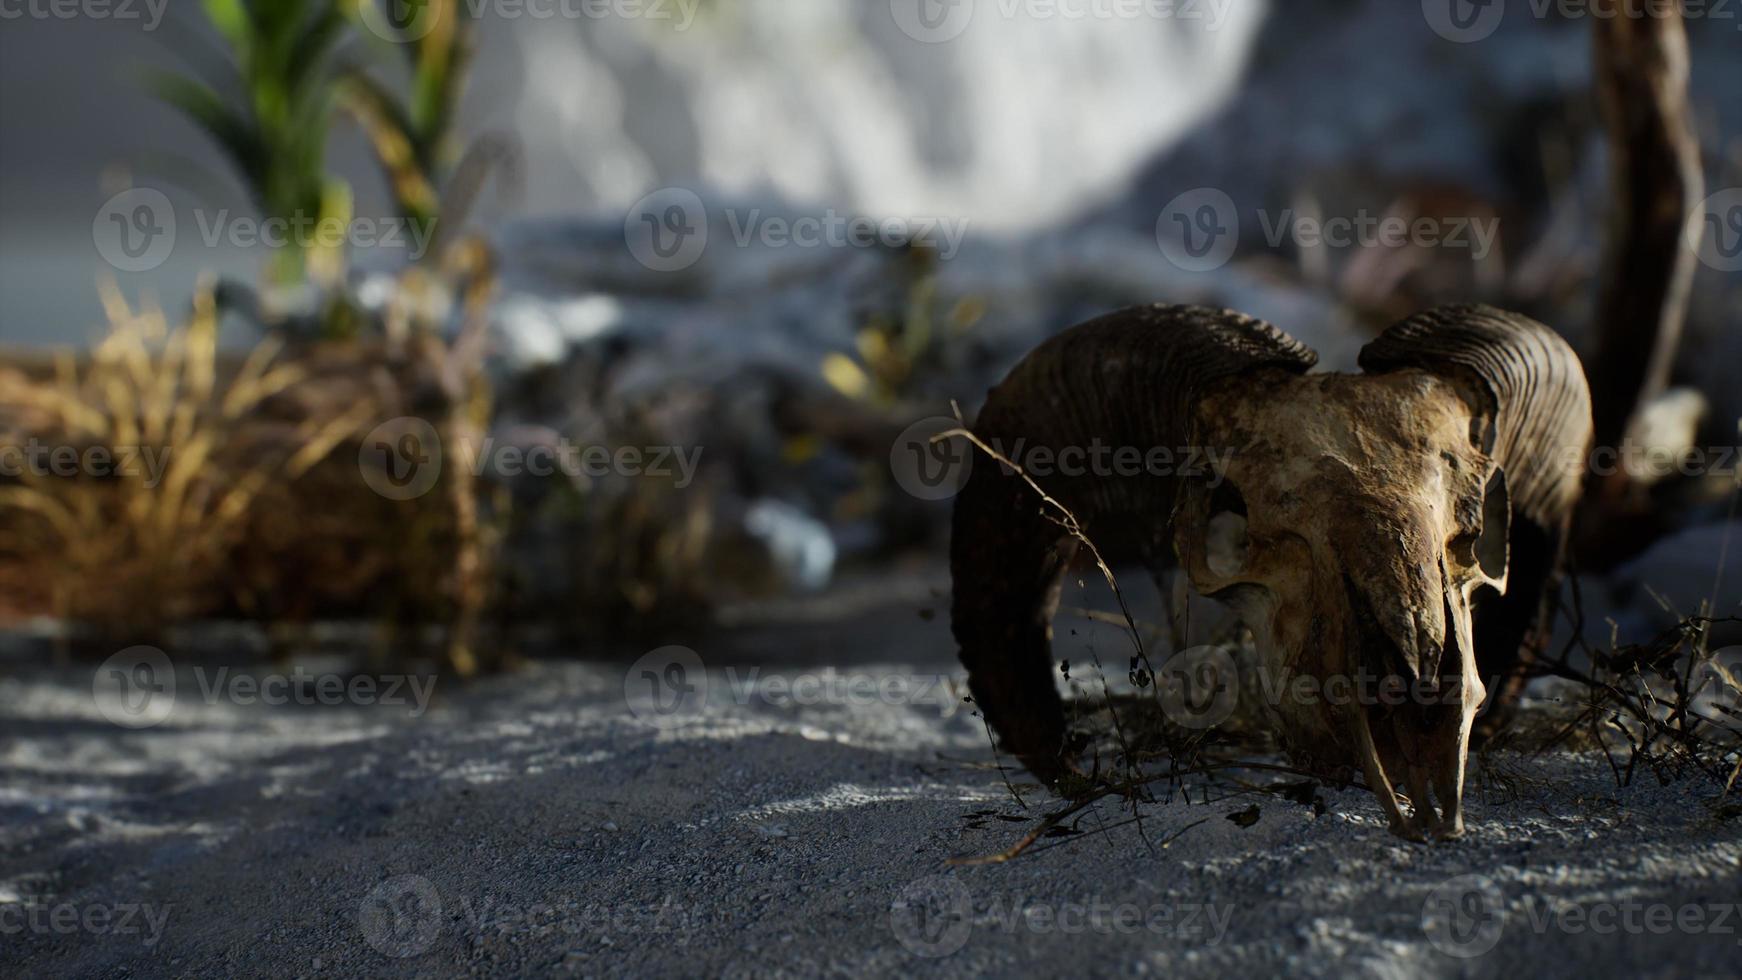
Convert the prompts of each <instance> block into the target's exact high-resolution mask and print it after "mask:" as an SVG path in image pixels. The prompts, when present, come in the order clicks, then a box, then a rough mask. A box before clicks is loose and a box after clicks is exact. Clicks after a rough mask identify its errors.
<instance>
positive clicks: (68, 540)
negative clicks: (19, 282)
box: [0, 284, 373, 645]
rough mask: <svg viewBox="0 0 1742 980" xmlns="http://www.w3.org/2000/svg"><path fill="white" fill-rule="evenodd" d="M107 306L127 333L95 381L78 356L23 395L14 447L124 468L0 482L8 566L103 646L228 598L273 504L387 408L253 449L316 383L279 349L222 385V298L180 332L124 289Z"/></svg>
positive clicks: (110, 292)
mask: <svg viewBox="0 0 1742 980" xmlns="http://www.w3.org/2000/svg"><path fill="white" fill-rule="evenodd" d="M103 301H104V305H105V307H106V309H107V311H108V316H109V320H110V326H111V332H110V334H109V336H108V337H107V338H106V339H104V340H103V341H102V343H100V344H99V345H98V346H97V347H96V348H95V350H93V351H92V353H91V355H90V360H89V363H88V365H87V366H86V367H85V369H84V370H83V371H82V372H81V371H80V370H79V369H78V366H77V365H76V363H75V361H74V360H73V358H72V357H71V356H70V355H63V356H61V357H60V358H58V359H57V362H56V370H55V377H54V379H53V380H52V381H50V382H47V383H29V382H25V381H24V380H23V379H19V380H20V383H18V384H17V385H15V386H10V388H9V393H8V394H7V395H6V396H5V401H6V402H7V412H6V415H7V417H8V418H11V419H14V420H17V422H16V423H15V424H16V425H17V428H15V429H14V430H13V431H10V432H8V433H6V434H5V442H6V443H7V444H9V445H14V446H23V445H25V444H27V443H28V442H29V441H30V440H33V439H34V440H35V441H36V443H37V444H39V445H41V446H43V447H46V448H51V449H59V448H61V447H67V448H69V449H71V450H74V451H77V452H79V453H80V454H81V455H83V454H86V453H88V452H90V451H92V450H96V451H98V452H100V453H102V454H104V455H105V456H106V457H107V458H108V459H110V460H114V461H116V464H117V465H116V466H115V467H114V468H115V469H118V470H121V472H107V470H108V469H109V468H108V467H95V468H91V467H80V469H81V472H79V473H77V474H76V475H54V474H53V473H50V472H43V471H41V469H40V468H37V467H28V466H27V467H25V472H24V473H23V474H22V475H21V476H20V477H18V478H17V479H16V480H15V481H13V482H11V483H10V484H8V485H4V486H0V526H4V527H5V528H7V530H8V531H9V532H11V533H10V535H9V537H10V539H11V540H12V541H13V542H14V543H13V545H12V546H11V548H10V549H8V550H9V552H10V554H9V555H8V556H7V557H9V558H10V559H12V561H13V562H14V563H21V564H22V565H23V566H24V567H25V568H26V569H28V577H29V578H30V579H31V580H32V581H34V582H36V583H38V587H39V589H40V590H41V592H42V593H44V594H45V598H46V601H47V604H48V608H49V609H50V610H52V612H53V613H54V614H55V615H57V616H60V617H62V618H63V619H66V620H68V621H69V622H74V623H78V624H81V625H82V626H83V627H85V629H86V630H87V631H88V632H91V633H92V634H93V636H92V637H91V638H92V639H94V640H95V641H96V642H98V643H99V644H102V645H112V644H114V643H117V642H150V641H153V640H161V638H162V635H163V631H164V629H165V628H166V627H167V626H168V625H169V624H171V623H173V622H175V621H177V620H180V619H183V618H186V617H188V616H192V615H195V614H197V613H199V612H201V611H204V610H207V609H210V608H212V607H214V606H216V605H217V604H219V603H220V602H221V601H222V592H223V589H224V585H225V583H224V581H223V569H224V566H225V556H226V554H227V552H228V549H229V548H230V545H231V542H232V541H233V540H234V537H235V534H236V532H237V531H238V529H240V528H241V527H243V526H244V525H245V524H246V523H247V522H248V521H249V520H250V518H251V517H252V516H253V514H254V512H255V509H256V507H257V506H258V504H259V502H260V500H261V498H262V495H263V493H264V492H265V491H267V490H268V489H270V488H271V487H272V486H273V485H275V484H277V483H282V482H284V481H290V480H295V479H296V478H297V477H299V476H301V475H302V474H303V473H306V472H307V471H308V470H309V469H310V468H311V467H313V466H314V465H316V464H317V463H319V462H321V461H322V460H323V459H325V458H327V457H328V456H329V455H330V454H331V453H332V452H333V451H334V450H335V449H336V448H337V447H338V446H339V445H340V444H341V443H343V442H344V440H345V439H347V438H349V437H351V436H352V435H353V434H354V433H355V432H356V431H357V429H358V427H359V426H361V425H362V424H363V423H364V422H365V421H366V420H367V419H368V418H369V417H370V414H371V413H372V411H373V406H371V405H369V404H367V403H353V404H347V405H342V406H334V407H333V408H332V410H330V411H327V412H323V413H320V414H317V415H313V416H310V417H308V418H305V419H303V420H302V421H301V422H300V423H299V424H297V425H296V426H294V427H292V428H290V429H288V430H287V431H284V432H282V433H276V434H275V437H273V438H270V439H260V438H256V439H248V440H244V439H243V438H242V433H243V431H244V430H245V428H246V426H247V423H248V419H249V415H250V413H251V412H252V411H254V410H255V409H257V408H258V407H259V406H260V405H261V404H262V403H263V402H265V401H266V400H267V399H270V398H272V397H274V396H275V395H278V394H281V393H283V392H285V391H287V390H289V389H292V388H294V387H295V386H297V385H299V384H302V383H303V382H304V381H305V380H306V378H307V374H306V371H305V369H304V368H302V367H301V366H299V365H297V364H295V363H283V362H280V360H279V358H278V354H279V350H278V345H276V344H274V343H272V342H267V343H263V344H262V345H260V346H259V347H257V348H255V350H254V351H253V353H252V354H251V355H250V356H249V357H248V358H247V360H246V361H245V362H244V363H243V364H242V365H241V366H240V368H238V369H237V370H236V371H235V372H234V374H233V376H231V377H229V378H228V379H227V380H225V381H224V382H223V383H222V384H220V382H219V378H218V359H217V316H216V312H215V310H214V307H213V303H212V297H211V292H210V290H209V289H202V290H201V291H200V294H199V298H198V299H197V300H196V303H195V306H194V311H193V315H192V317H191V318H190V319H189V321H188V322H187V323H186V324H185V325H179V326H171V325H170V323H169V322H168V320H167V318H166V317H165V316H164V314H163V313H162V311H160V310H155V309H143V310H138V311H136V310H134V309H132V308H131V307H129V305H128V304H127V302H126V301H125V300H124V299H123V298H122V297H121V295H120V292H119V290H118V289H117V288H116V287H115V286H114V285H113V284H109V285H107V286H105V287H104V289H103ZM244 449H245V450H246V451H243V450H244ZM123 459H131V460H133V461H134V463H133V465H131V466H121V465H120V461H122V460H123Z"/></svg>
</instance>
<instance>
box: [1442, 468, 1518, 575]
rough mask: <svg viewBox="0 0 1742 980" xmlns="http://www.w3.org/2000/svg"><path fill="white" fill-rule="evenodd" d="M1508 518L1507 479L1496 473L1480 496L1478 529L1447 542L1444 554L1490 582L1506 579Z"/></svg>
mask: <svg viewBox="0 0 1742 980" xmlns="http://www.w3.org/2000/svg"><path fill="white" fill-rule="evenodd" d="M1511 518H1512V511H1511V505H1510V503H1509V500H1508V498H1507V493H1506V475H1505V474H1504V473H1502V472H1501V471H1499V470H1495V471H1494V475H1493V477H1491V478H1490V479H1489V480H1488V486H1487V488H1486V489H1485V491H1484V493H1483V495H1482V524H1481V526H1480V527H1478V528H1477V529H1476V530H1474V531H1466V532H1464V533H1462V534H1459V535H1457V536H1455V537H1453V538H1452V540H1451V541H1449V542H1447V544H1446V550H1447V551H1449V552H1450V553H1451V554H1452V555H1453V556H1454V557H1456V558H1457V559H1458V560H1459V561H1460V562H1462V563H1463V564H1465V565H1467V566H1470V565H1473V566H1479V567H1480V568H1481V569H1482V572H1483V574H1485V575H1487V576H1488V577H1489V578H1494V579H1499V578H1503V577H1504V576H1505V575H1506V564H1507V560H1508V555H1507V552H1508V542H1507V535H1508V534H1509V533H1510V532H1511V525H1512V521H1511Z"/></svg>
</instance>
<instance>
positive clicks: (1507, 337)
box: [952, 307, 1590, 839]
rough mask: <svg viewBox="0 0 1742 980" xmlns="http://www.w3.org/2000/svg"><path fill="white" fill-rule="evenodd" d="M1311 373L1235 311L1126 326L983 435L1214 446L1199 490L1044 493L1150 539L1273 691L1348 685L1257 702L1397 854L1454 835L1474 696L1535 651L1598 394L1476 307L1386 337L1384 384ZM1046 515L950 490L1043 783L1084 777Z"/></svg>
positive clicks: (1010, 482) (979, 604)
mask: <svg viewBox="0 0 1742 980" xmlns="http://www.w3.org/2000/svg"><path fill="white" fill-rule="evenodd" d="M1315 361H1316V357H1315V356H1314V355H1313V354H1312V352H1311V351H1309V350H1307V349H1306V348H1304V347H1303V346H1301V345H1300V344H1298V343H1297V342H1295V341H1294V340H1292V339H1291V338H1289V337H1287V336H1286V335H1285V334H1282V333H1281V332H1280V331H1278V330H1276V329H1275V328H1274V327H1271V326H1269V325H1268V324H1264V323H1262V322H1260V321H1256V320H1252V319H1249V318H1246V317H1242V316H1240V315H1238V314H1234V313H1229V312H1226V311H1214V310H1207V309H1202V308H1193V307H1156V308H1150V309H1142V310H1128V311H1124V312H1122V313H1116V314H1112V315H1110V316H1108V317H1104V318H1102V319H1100V320H1096V321H1091V322H1090V323H1087V324H1084V325H1081V326H1079V327H1076V328H1074V329H1073V330H1071V331H1067V332H1066V333H1064V334H1061V335H1060V336H1059V337H1057V338H1054V339H1053V340H1052V341H1049V342H1048V343H1047V344H1045V345H1043V346H1042V347H1041V348H1039V349H1038V350H1036V351H1035V352H1034V353H1032V354H1031V355H1029V357H1028V358H1027V359H1025V360H1024V361H1023V363H1022V364H1020V365H1018V366H1017V367H1016V368H1015V369H1014V370H1013V371H1012V372H1011V374H1010V376H1009V377H1008V378H1007V379H1006V380H1005V381H1004V383H1003V384H1001V385H1000V386H999V387H998V388H996V389H994V390H993V392H992V394H991V396H990V397H989V399H988V401H987V404H986V407H985V408H984V410H983V411H982V412H981V415H980V418H979V420H978V422H977V424H976V426H975V429H976V434H977V435H979V436H980V437H981V438H982V439H985V440H992V441H996V442H999V443H1004V444H1014V443H1016V442H1017V441H1018V440H1022V441H1024V444H1025V445H1030V446H1040V445H1044V446H1048V447H1051V448H1052V449H1053V450H1054V451H1055V452H1056V450H1057V449H1058V448H1060V447H1064V446H1070V445H1083V444H1087V443H1088V442H1090V441H1092V440H1102V441H1105V442H1109V443H1111V444H1113V445H1132V446H1150V445H1165V446H1199V447H1220V448H1221V449H1222V450H1223V451H1224V456H1223V458H1225V459H1226V463H1225V469H1223V470H1222V471H1219V472H1217V473H1214V474H1209V475H1188V476H1181V477H1175V478H1158V477H1155V476H1145V477H1141V478H1136V479H1133V478H1129V477H1120V478H1108V477H1106V476H1105V475H1104V474H1102V475H1097V474H1083V475H1081V476H1078V477H1065V478H1058V477H1054V478H1050V479H1037V480H1036V482H1037V483H1038V484H1039V485H1040V489H1041V490H1043V491H1044V492H1045V493H1046V494H1047V495H1048V496H1050V497H1052V498H1053V499H1054V500H1056V501H1057V502H1058V503H1059V504H1061V505H1062V506H1064V507H1066V508H1068V509H1069V510H1070V511H1071V512H1072V514H1073V515H1075V517H1076V518H1077V519H1078V521H1079V522H1080V523H1081V524H1082V525H1083V527H1084V528H1085V530H1086V531H1087V533H1088V535H1089V537H1090V538H1091V540H1093V539H1094V538H1095V535H1096V532H1097V531H1098V530H1099V531H1103V532H1106V531H1108V530H1112V531H1113V533H1121V532H1124V531H1128V530H1129V529H1131V528H1136V530H1137V532H1138V534H1139V535H1140V536H1141V540H1142V543H1143V545H1144V548H1143V549H1142V550H1144V551H1145V552H1146V554H1147V556H1148V557H1149V558H1150V559H1151V560H1152V562H1153V561H1158V560H1160V559H1162V558H1165V557H1168V553H1170V552H1171V554H1172V556H1173V557H1176V558H1177V561H1178V563H1179V565H1180V566H1181V567H1182V568H1183V569H1184V570H1185V572H1186V574H1187V575H1188V577H1189V578H1190V581H1191V583H1192V585H1193V587H1194V588H1195V589H1196V590H1197V591H1198V592H1200V593H1201V594H1203V595H1206V596H1209V597H1211V598H1215V599H1218V600H1221V601H1223V602H1225V603H1227V604H1228V605H1229V606H1231V607H1232V608H1233V609H1234V610H1235V611H1236V612H1237V613H1238V614H1239V615H1240V617H1241V618H1242V620H1243V621H1244V622H1245V623H1246V625H1248V626H1249V627H1250V628H1251V629H1252V631H1253V634H1254V636H1255V637H1256V639H1257V644H1258V648H1259V652H1260V654H1261V659H1262V662H1263V665H1264V669H1265V670H1266V671H1267V672H1269V673H1270V674H1271V675H1272V677H1271V680H1272V681H1275V680H1276V679H1278V678H1282V679H1286V678H1290V677H1300V676H1307V677H1311V678H1313V679H1315V680H1316V681H1318V682H1319V683H1318V684H1317V685H1316V686H1315V687H1314V688H1312V689H1313V690H1316V691H1319V692H1326V691H1329V690H1330V689H1331V684H1330V683H1329V682H1331V681H1333V680H1340V681H1341V682H1342V684H1343V687H1342V689H1343V690H1345V691H1351V692H1353V694H1354V697H1352V698H1348V697H1344V698H1331V697H1327V696H1318V697H1295V696H1290V694H1289V692H1290V691H1293V690H1298V689H1296V688H1292V687H1291V686H1290V685H1288V684H1286V683H1281V684H1278V683H1271V684H1268V685H1267V686H1266V689H1267V690H1273V691H1281V692H1283V696H1282V697H1281V698H1280V699H1278V700H1277V701H1276V703H1274V704H1271V705H1269V708H1270V709H1271V715H1272V718H1273V721H1274V722H1275V724H1276V727H1277V729H1278V731H1279V734H1280V735H1281V736H1282V739H1283V742H1284V745H1285V746H1286V747H1287V748H1288V750H1289V752H1290V754H1291V756H1293V757H1294V758H1296V759H1297V761H1299V762H1300V763H1301V764H1303V765H1305V766H1308V767H1310V768H1313V769H1315V770H1317V771H1322V772H1325V773H1327V774H1328V775H1342V774H1346V773H1348V772H1349V771H1351V770H1357V769H1358V770H1359V771H1360V772H1361V773H1362V774H1363V776H1364V778H1365V779H1366V782H1367V784H1368V786H1369V787H1371V788H1372V789H1373V791H1374V793H1375V795H1376V796H1377V797H1378V799H1379V801H1380V803H1381V806H1382V807H1383V808H1384V809H1385V811H1386V813H1387V816H1388V817H1389V819H1390V821H1391V826H1392V830H1393V831H1394V832H1396V833H1398V834H1399V835H1402V836H1405V837H1410V838H1412V839H1422V838H1423V837H1426V836H1437V837H1452V836H1457V835H1458V834H1461V833H1462V832H1463V818H1462V813H1461V798H1462V790H1463V777H1464V766H1465V761H1466V758H1467V756H1468V750H1469V743H1470V736H1471V730H1472V725H1473V722H1474V720H1475V718H1476V715H1477V713H1478V710H1479V708H1480V707H1481V706H1482V704H1483V701H1484V698H1485V697H1486V696H1487V694H1488V691H1487V685H1486V684H1484V680H1483V679H1484V678H1485V677H1486V678H1488V679H1489V680H1490V681H1491V682H1493V683H1495V684H1496V687H1497V688H1499V690H1496V691H1495V695H1496V699H1497V700H1500V699H1504V698H1506V697H1507V696H1509V694H1510V693H1511V691H1512V689H1513V688H1515V686H1516V683H1517V678H1518V675H1519V673H1520V667H1521V660H1522V659H1524V658H1527V657H1528V656H1529V655H1531V654H1532V653H1533V652H1534V649H1535V648H1536V647H1538V646H1540V643H1541V642H1542V629H1541V626H1542V610H1543V606H1544V597H1545V595H1546V594H1547V593H1548V592H1549V591H1550V590H1551V589H1552V587H1553V584H1554V582H1555V580H1556V578H1555V576H1556V566H1557V565H1558V562H1559V556H1560V540H1561V538H1562V536H1563V535H1564V532H1565V528H1566V522H1567V518H1568V516H1569V514H1570V510H1571V507H1572V505H1573V503H1574V502H1575V500H1576V497H1577V493H1578V487H1579V468H1578V467H1577V466H1573V465H1569V464H1570V463H1573V462H1575V461H1577V460H1581V459H1582V458H1583V450H1584V449H1585V448H1586V447H1587V444H1588V442H1589V439H1590V407H1589V395H1588V393H1587V390H1586V385H1585V380H1584V375H1583V372H1582V370H1581V369H1580V367H1579V364H1578V360H1577V358H1576V356H1575V355H1574V354H1573V353H1572V351H1571V350H1570V349H1569V348H1567V346H1566V345H1565V343H1564V342H1562V341H1561V340H1560V339H1559V338H1558V337H1556V336H1555V335H1554V333H1553V332H1552V331H1550V330H1549V329H1548V328H1546V327H1544V326H1542V325H1541V324H1537V323H1535V322H1533V321H1529V320H1526V319H1524V318H1522V317H1516V316H1513V315H1511V314H1505V313H1502V312H1500V311H1498V310H1492V309H1488V308H1483V307H1456V308H1447V309H1442V310H1437V311H1432V312H1430V313H1426V314H1422V315H1420V316H1417V317H1414V318H1411V319H1409V320H1406V321H1404V322H1402V323H1400V324H1398V325H1396V326H1394V327H1392V328H1391V329H1390V330H1388V331H1387V332H1386V333H1385V334H1384V335H1383V336H1382V337H1380V338H1379V339H1378V340H1375V341H1374V342H1373V343H1372V344H1370V345H1369V346H1368V347H1367V349H1366V350H1364V351H1363V353H1362V358H1361V363H1362V366H1363V368H1364V369H1365V370H1366V372H1367V373H1363V374H1307V373H1306V370H1307V368H1309V367H1310V366H1312V364H1313V363H1314V362H1315ZM1158 440H1159V441H1158ZM1017 462H1018V465H1020V461H1017ZM988 470H991V471H990V472H987V471H988ZM1040 511H1041V502H1040V498H1039V497H1038V495H1037V494H1036V493H1035V490H1034V487H1031V486H1029V485H1028V483H1027V481H1025V480H1019V479H1012V478H1010V475H1008V474H1001V473H999V472H998V471H996V470H992V469H991V468H987V467H980V468H976V470H975V473H974V476H973V477H972V478H971V479H970V481H969V483H968V485H967V486H966V487H965V488H964V490H963V493H962V494H961V495H960V496H959V497H958V498H957V505H956V516H955V540H954V542H953V544H952V573H953V577H954V581H955V589H956V596H955V605H954V610H953V622H954V628H955V632H956V637H957V640H958V641H959V642H960V643H961V647H962V659H963V661H964V663H965V664H966V666H967V667H968V669H969V680H970V684H971V686H972V688H973V690H974V693H975V696H976V700H977V701H978V703H979V705H980V707H981V708H982V710H983V711H984V712H985V714H986V717H987V720H988V721H989V722H990V723H991V724H992V726H993V727H994V728H995V729H996V730H997V731H998V733H999V735H1000V738H1001V740H1002V741H1003V742H1004V744H1005V746H1006V747H1007V748H1009V749H1010V750H1011V751H1013V752H1015V753H1016V754H1017V755H1018V757H1019V758H1021V759H1022V761H1023V762H1024V764H1026V765H1027V766H1028V767H1029V768H1030V769H1031V770H1032V771H1034V772H1035V773H1036V774H1037V775H1039V776H1041V777H1042V778H1043V779H1044V780H1047V781H1048V782H1052V781H1054V780H1056V778H1057V777H1058V776H1060V775H1062V774H1063V773H1064V772H1065V771H1066V770H1067V769H1068V766H1069V760H1068V759H1065V758H1063V757H1062V755H1061V747H1062V742H1063V735H1064V725H1063V713H1062V708H1061V706H1060V704H1059V701H1058V695H1057V692H1056V689H1055V688H1054V687H1053V684H1052V680H1051V672H1050V665H1051V660H1050V653H1049V646H1050V642H1049V641H1050V626H1049V623H1050V620H1051V615H1052V610H1053V608H1054V606H1055V605H1056V602H1057V593H1058V579H1059V577H1060V573H1061V572H1062V571H1063V569H1064V568H1065V566H1066V565H1068V564H1069V561H1070V558H1071V553H1072V552H1073V551H1074V549H1075V544H1076V542H1075V541H1074V540H1073V539H1071V538H1069V537H1067V536H1064V535H1062V534H1061V532H1060V529H1059V527H1058V526H1057V524H1056V523H1054V522H1053V521H1050V520H1048V519H1047V517H1048V515H1045V514H1042V513H1041V512H1040ZM1054 516H1056V515H1054ZM1400 784H1401V787H1402V788H1403V789H1405V790H1406V791H1407V793H1408V796H1409V799H1410V801H1411V803H1412V807H1413V810H1414V819H1413V820H1410V819H1406V818H1405V816H1404V812H1403V809H1402V807H1401V806H1400V805H1399V802H1398V799H1397V796H1396V793H1395V790H1394V787H1397V786H1399V785H1400ZM1430 790H1431V793H1432V796H1433V797H1434V798H1437V801H1438V804H1439V812H1438V813H1437V814H1436V813H1435V812H1434V810H1433V808H1432V806H1431V805H1430V804H1429V799H1430Z"/></svg>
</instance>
